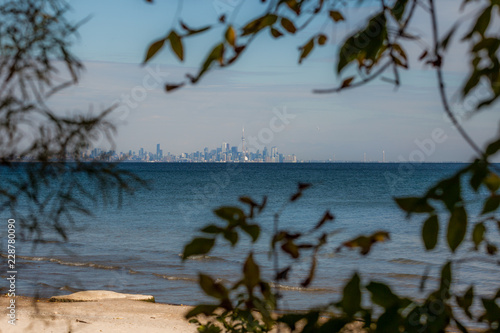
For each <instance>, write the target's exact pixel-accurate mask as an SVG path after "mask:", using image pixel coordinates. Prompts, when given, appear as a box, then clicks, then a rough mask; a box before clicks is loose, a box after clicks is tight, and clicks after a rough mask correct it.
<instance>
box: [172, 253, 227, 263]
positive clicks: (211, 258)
mask: <svg viewBox="0 0 500 333" xmlns="http://www.w3.org/2000/svg"><path fill="white" fill-rule="evenodd" d="M179 257H182V253H179ZM187 259H188V260H200V261H224V262H230V261H231V260H227V259H224V258H221V257H216V256H207V255H201V254H200V255H196V256H190V257H189V258H187Z"/></svg>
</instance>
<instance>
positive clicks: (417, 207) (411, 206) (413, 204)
mask: <svg viewBox="0 0 500 333" xmlns="http://www.w3.org/2000/svg"><path fill="white" fill-rule="evenodd" d="M394 200H395V201H396V203H397V204H398V206H399V207H400V208H401V209H402V210H404V211H405V212H407V213H431V212H433V211H434V207H432V206H431V205H429V204H428V203H427V200H426V199H424V198H416V197H408V198H395V199H394Z"/></svg>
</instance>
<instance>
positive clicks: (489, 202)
mask: <svg viewBox="0 0 500 333" xmlns="http://www.w3.org/2000/svg"><path fill="white" fill-rule="evenodd" d="M498 206H500V196H498V195H492V196H490V197H489V198H488V199H486V202H485V203H484V207H483V211H482V212H481V214H483V215H484V214H487V213H490V212H493V211H495V210H497V209H498Z"/></svg>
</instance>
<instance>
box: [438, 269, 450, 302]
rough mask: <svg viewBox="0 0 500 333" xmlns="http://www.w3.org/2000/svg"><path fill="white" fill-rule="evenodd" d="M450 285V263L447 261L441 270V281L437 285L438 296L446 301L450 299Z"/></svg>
mask: <svg viewBox="0 0 500 333" xmlns="http://www.w3.org/2000/svg"><path fill="white" fill-rule="evenodd" d="M451 283H452V276H451V262H450V261H448V262H447V263H446V264H445V265H444V266H443V269H442V270H441V281H440V284H439V291H440V292H441V293H440V296H441V297H442V298H443V299H447V298H449V297H450V295H449V291H450V287H451Z"/></svg>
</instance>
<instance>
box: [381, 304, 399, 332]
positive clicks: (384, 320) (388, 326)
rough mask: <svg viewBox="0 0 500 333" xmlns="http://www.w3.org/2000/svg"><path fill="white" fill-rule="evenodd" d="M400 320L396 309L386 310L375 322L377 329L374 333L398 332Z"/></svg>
mask: <svg viewBox="0 0 500 333" xmlns="http://www.w3.org/2000/svg"><path fill="white" fill-rule="evenodd" d="M400 319H401V316H400V315H399V313H398V309H397V308H396V307H393V308H387V309H386V311H385V312H384V313H383V314H382V315H381V316H380V317H379V318H378V320H377V329H376V331H375V333H386V332H400V329H399V320H400Z"/></svg>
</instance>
